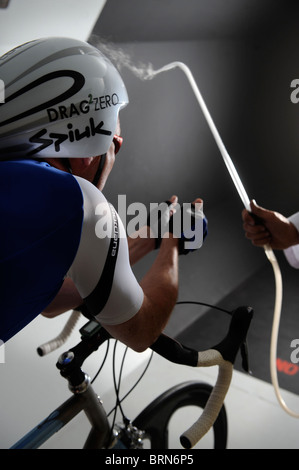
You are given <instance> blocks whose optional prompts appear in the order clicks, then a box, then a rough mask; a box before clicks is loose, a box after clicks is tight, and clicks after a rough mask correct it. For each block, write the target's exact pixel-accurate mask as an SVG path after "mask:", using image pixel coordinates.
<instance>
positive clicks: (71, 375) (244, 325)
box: [12, 307, 253, 449]
mask: <svg viewBox="0 0 299 470" xmlns="http://www.w3.org/2000/svg"><path fill="white" fill-rule="evenodd" d="M227 313H230V314H231V320H230V325H229V328H228V332H227V334H226V335H225V337H224V339H223V340H222V341H221V342H220V343H219V344H217V345H216V346H213V347H211V348H210V349H208V350H205V351H196V350H195V349H191V348H188V347H186V346H184V345H182V344H181V343H179V342H178V341H176V340H174V339H172V338H170V337H169V336H166V335H165V334H161V335H160V337H159V338H158V340H157V341H156V342H155V343H154V344H153V345H152V346H151V348H150V349H151V350H152V354H154V353H156V354H159V355H160V356H162V357H164V358H165V359H166V360H168V361H170V362H172V363H174V364H180V365H184V366H187V367H211V366H218V376H217V380H216V384H215V385H214V387H213V386H211V385H210V384H208V383H205V382H199V381H188V382H183V383H180V384H178V385H175V386H173V387H171V388H170V389H168V390H167V391H165V392H164V393H162V394H161V395H159V396H158V397H157V398H156V399H155V400H154V401H152V402H151V403H150V404H149V405H148V406H146V407H145V409H144V410H143V411H142V412H141V413H140V414H139V415H138V416H137V417H135V418H134V419H133V420H130V419H128V418H127V417H126V415H125V414H124V412H123V409H122V402H123V400H124V399H125V398H126V397H127V395H128V394H129V393H130V392H131V391H132V390H130V391H129V392H128V393H127V394H126V395H125V397H123V398H120V396H119V386H120V381H121V373H120V378H119V383H118V384H117V383H116V379H115V378H114V386H115V391H116V405H115V408H114V410H112V411H114V419H113V421H112V423H111V420H110V419H109V415H110V414H111V412H110V413H109V414H108V413H107V412H106V410H105V408H104V405H103V403H102V401H101V399H100V398H99V397H98V395H97V393H95V391H94V388H93V381H94V380H93V381H91V379H90V377H89V375H88V374H86V373H85V372H84V371H83V370H82V367H83V364H84V362H85V360H86V359H87V358H88V357H89V356H91V355H92V354H93V353H94V352H95V351H97V350H98V349H99V348H100V347H101V346H102V345H103V344H104V343H106V344H109V342H110V340H113V338H112V337H111V336H110V334H109V333H108V332H107V331H106V330H105V329H104V328H103V327H102V326H101V325H100V324H99V323H98V322H96V321H94V320H90V321H88V323H86V324H85V325H84V326H83V327H82V328H81V329H80V334H81V340H80V342H79V343H78V344H77V345H76V346H74V347H73V348H71V349H69V350H68V351H66V352H64V353H63V354H61V355H60V357H59V359H58V361H57V364H56V366H57V369H58V370H59V371H60V374H61V376H62V377H63V378H65V379H66V380H67V382H68V386H69V389H70V391H71V392H72V395H71V397H70V398H69V399H68V400H67V401H65V402H64V403H63V404H62V405H61V406H59V407H58V408H56V409H55V410H54V411H53V412H51V413H50V414H49V416H48V417H47V418H46V419H44V420H43V421H42V422H41V423H40V424H38V426H36V427H35V428H34V429H32V430H31V431H30V432H29V433H28V434H26V435H25V436H24V437H23V438H21V439H20V440H19V441H18V442H17V443H16V444H15V445H14V446H12V449H37V448H40V447H41V446H42V444H44V443H45V442H46V441H47V440H48V439H50V437H51V436H53V435H54V434H55V433H56V432H58V431H60V430H61V429H62V428H63V427H64V426H65V425H66V424H67V423H69V422H70V421H71V420H73V419H74V418H75V417H76V416H77V415H78V414H79V413H80V412H81V411H84V412H85V414H86V416H87V418H88V420H89V422H90V426H91V429H90V432H89V434H88V436H87V437H86V440H85V443H84V449H143V448H144V443H145V442H147V445H148V443H149V444H150V448H151V449H168V448H169V435H168V428H169V423H170V421H171V418H172V416H173V415H174V413H175V412H176V411H177V410H178V409H181V408H183V407H186V406H190V405H192V406H195V407H196V408H198V409H200V411H199V413H200V416H199V418H198V420H197V421H195V423H194V424H193V425H192V426H191V427H190V428H189V429H187V430H186V431H185V432H184V433H183V434H182V435H181V436H180V443H181V446H182V448H184V449H191V448H193V447H194V446H195V445H196V443H197V442H198V441H200V439H201V438H202V437H203V436H204V435H205V434H206V433H207V432H208V431H209V430H210V429H211V428H212V429H213V436H214V441H213V447H214V448H215V449H225V448H226V445H227V414H226V409H225V405H224V399H225V396H226V394H227V391H228V389H229V386H230V382H231V378H232V373H233V365H234V362H235V359H236V356H237V353H238V351H239V350H241V354H242V357H243V368H244V369H245V370H246V371H247V372H248V361H247V356H246V337H247V332H248V329H249V326H250V323H251V320H252V317H253V309H252V308H251V307H238V308H236V309H235V310H233V311H232V312H227ZM78 315H80V313H79V312H77V311H74V312H73V314H72V316H71V317H70V319H69V321H68V323H67V325H66V326H65V328H64V330H63V332H62V333H61V335H59V336H58V337H57V338H56V339H54V340H52V341H51V342H49V343H46V344H45V345H42V346H40V347H39V348H38V353H39V355H41V356H43V355H45V354H47V353H49V352H51V351H52V350H54V349H57V348H58V347H60V346H61V344H63V343H64V342H65V341H66V338H67V337H68V336H69V335H70V333H71V331H72V330H73V328H74V325H75V324H76V322H77V320H78ZM115 345H116V342H115ZM107 350H108V348H107ZM106 356H107V354H106ZM106 356H105V357H106ZM101 367H102V366H101ZM101 367H100V370H101ZM146 369H147V367H146ZM146 369H145V371H146ZM100 370H99V372H100ZM145 371H144V373H145ZM97 375H98V374H97ZM142 376H143V374H142ZM142 376H141V377H140V380H141V378H142ZM138 382H139V381H138ZM138 382H137V383H138ZM137 383H136V384H135V385H134V387H135V386H136V385H137ZM134 387H133V388H134ZM118 408H119V409H120V411H121V413H122V417H123V422H122V423H121V424H117V423H115V416H116V410H117V409H118Z"/></svg>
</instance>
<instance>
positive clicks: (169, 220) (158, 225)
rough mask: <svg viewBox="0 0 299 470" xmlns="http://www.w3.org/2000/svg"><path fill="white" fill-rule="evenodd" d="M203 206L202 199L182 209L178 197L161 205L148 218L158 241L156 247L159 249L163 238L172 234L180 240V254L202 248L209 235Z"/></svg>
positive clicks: (183, 206)
mask: <svg viewBox="0 0 299 470" xmlns="http://www.w3.org/2000/svg"><path fill="white" fill-rule="evenodd" d="M202 206H203V201H202V199H200V198H197V199H195V200H194V201H193V203H192V204H191V203H189V204H183V205H182V206H181V207H180V205H179V204H178V199H177V197H176V196H173V197H172V198H171V199H170V200H169V201H165V202H164V203H161V204H159V209H158V208H157V209H154V210H153V211H152V212H151V213H150V215H149V217H148V226H150V228H151V234H153V236H154V237H155V241H156V244H155V247H156V248H159V247H160V245H161V242H162V239H163V237H168V236H169V233H171V234H172V235H173V236H174V237H175V238H178V239H179V242H178V247H179V254H187V253H190V251H195V250H197V249H198V248H200V247H201V246H202V243H203V240H204V239H205V237H206V235H207V219H206V218H205V217H204V214H203V211H202Z"/></svg>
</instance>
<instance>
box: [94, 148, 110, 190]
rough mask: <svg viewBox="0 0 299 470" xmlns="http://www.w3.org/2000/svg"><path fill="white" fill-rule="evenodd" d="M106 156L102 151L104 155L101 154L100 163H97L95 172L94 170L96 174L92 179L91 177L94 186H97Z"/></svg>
mask: <svg viewBox="0 0 299 470" xmlns="http://www.w3.org/2000/svg"><path fill="white" fill-rule="evenodd" d="M106 156H107V154H106V153H104V155H101V160H100V163H99V166H98V169H97V172H96V174H95V175H94V179H93V181H92V184H93V185H94V186H97V185H98V182H99V179H100V177H101V174H102V171H103V168H104V165H105V161H106Z"/></svg>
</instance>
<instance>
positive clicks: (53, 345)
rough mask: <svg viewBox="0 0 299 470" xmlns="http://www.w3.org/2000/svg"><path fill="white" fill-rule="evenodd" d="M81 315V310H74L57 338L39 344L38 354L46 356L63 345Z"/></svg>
mask: <svg viewBox="0 0 299 470" xmlns="http://www.w3.org/2000/svg"><path fill="white" fill-rule="evenodd" d="M80 316H81V313H80V312H78V311H77V310H73V312H72V314H71V316H70V318H69V319H68V321H67V323H66V325H65V326H64V328H63V330H62V332H61V333H60V334H59V335H58V336H57V337H56V338H54V339H52V340H51V341H49V342H47V343H44V344H42V345H41V346H39V347H38V348H37V351H38V354H39V355H40V356H45V355H46V354H49V353H50V352H52V351H55V350H56V349H58V348H60V346H62V345H63V344H64V343H65V342H66V341H67V339H68V338H69V336H70V335H71V333H72V331H73V329H74V328H75V326H76V324H77V322H78V320H79V318H80Z"/></svg>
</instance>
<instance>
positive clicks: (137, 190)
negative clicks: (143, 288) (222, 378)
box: [93, 10, 299, 334]
mask: <svg viewBox="0 0 299 470" xmlns="http://www.w3.org/2000/svg"><path fill="white" fill-rule="evenodd" d="M273 23H274V25H273ZM298 39H299V38H298V29H297V22H296V20H295V19H294V16H293V14H292V11H291V10H290V11H289V14H286V16H285V17H284V18H283V19H279V17H277V18H276V22H273V18H272V19H271V28H270V30H269V29H268V28H267V22H265V28H264V33H263V29H262V30H261V31H260V33H259V34H257V35H253V36H251V37H240V38H225V39H223V38H217V34H216V35H215V37H213V38H209V39H202V40H193V41H160V42H155V41H145V42H139V41H136V42H121V43H117V44H116V43H115V44H113V43H111V44H110V46H109V47H111V49H112V50H113V49H118V48H119V47H121V49H122V50H123V52H124V53H126V54H128V55H129V57H130V58H131V61H132V63H133V64H135V65H138V64H139V63H143V64H147V63H151V64H152V65H153V67H154V69H158V68H160V67H162V66H163V65H166V64H168V63H170V62H172V61H177V60H178V61H182V62H184V63H185V64H186V65H188V66H189V67H190V70H191V71H192V73H193V75H194V78H195V80H196V82H197V85H198V87H199V89H200V91H201V93H202V95H203V98H204V100H205V101H206V104H207V107H208V109H209V111H210V113H211V115H212V118H213V119H214V122H215V124H216V127H217V128H218V131H219V133H220V135H221V137H222V139H223V142H224V144H225V146H226V148H227V150H228V152H229V154H230V156H231V158H232V160H233V162H234V164H235V166H236V168H237V170H238V172H239V174H240V177H241V179H242V181H243V183H244V186H245V188H246V190H247V192H248V195H249V197H250V198H255V199H256V200H257V202H258V203H259V204H261V205H264V206H265V207H267V208H269V209H275V210H277V211H281V212H283V213H284V214H285V215H290V214H291V213H293V212H295V211H297V210H298V204H299V201H298V191H297V181H298V176H297V168H298V157H297V154H298V150H299V149H298V146H299V143H298V126H299V114H298V113H299V104H298V105H297V106H296V105H294V104H292V103H291V101H290V94H291V91H292V90H291V88H290V84H291V81H292V80H293V79H294V78H296V77H299V70H298V67H299V60H298V59H297V57H296V56H297V53H296V47H295V44H296V43H298ZM94 40H95V38H94V37H93V41H94ZM120 71H121V74H122V76H123V78H124V81H125V83H126V86H127V89H128V93H129V97H130V104H129V106H128V107H127V108H126V109H124V110H123V111H122V112H121V126H122V133H123V136H124V139H125V141H124V142H125V143H124V146H123V148H122V151H121V153H120V154H119V156H117V161H116V164H115V167H114V170H113V172H112V174H111V176H110V179H109V181H108V184H107V186H106V189H105V193H106V196H107V197H108V198H109V199H110V200H111V202H112V203H113V204H115V206H116V207H117V195H118V194H125V195H126V197H127V204H128V205H129V204H131V203H132V202H136V201H138V202H142V203H144V204H146V205H149V203H150V202H161V201H163V200H165V199H166V198H168V197H169V196H171V195H172V194H177V195H178V196H179V200H180V201H181V202H189V201H192V200H193V199H194V198H195V197H197V196H199V197H202V198H203V199H204V209H205V213H206V216H207V217H208V219H209V236H208V238H207V240H206V243H205V245H204V247H203V248H202V249H201V250H199V251H198V252H197V253H195V254H190V255H188V256H187V257H184V258H181V263H180V281H181V283H180V286H181V287H180V296H179V298H180V300H200V301H203V302H209V303H214V304H215V303H218V302H219V301H221V300H222V299H223V298H225V296H226V295H227V294H229V293H230V292H231V291H233V290H234V289H235V288H236V287H237V286H238V285H240V284H241V283H243V282H244V281H245V280H246V279H248V278H249V277H250V276H251V275H253V274H254V273H258V270H259V268H260V267H261V266H263V265H264V264H265V263H267V261H266V258H265V256H264V253H263V250H262V249H256V248H254V247H252V246H251V244H250V243H249V242H248V241H247V240H246V239H245V237H244V234H243V229H242V221H241V211H242V209H243V206H242V203H241V201H240V199H239V196H238V194H237V192H236V190H235V187H234V185H233V183H232V181H231V179H230V176H229V174H228V172H227V170H226V167H225V165H224V163H223V160H222V157H221V155H220V153H219V150H218V148H217V146H216V144H215V141H214V139H213V136H212V134H211V132H210V130H209V128H208V126H207V123H206V121H205V119H204V117H203V114H202V112H201V109H200V107H199V105H198V103H197V101H196V98H195V96H194V93H193V91H192V89H191V87H190V84H189V82H188V80H187V78H186V76H185V75H184V73H183V72H182V71H181V70H180V69H175V70H172V71H169V72H166V73H163V74H160V75H158V76H157V77H155V78H154V79H153V80H151V81H142V80H140V79H139V78H136V77H135V76H134V75H133V73H132V72H131V71H130V70H128V69H127V68H121V69H120ZM154 256H155V255H151V256H149V257H148V258H147V259H145V260H143V261H142V262H140V263H139V265H137V266H135V268H134V269H135V272H136V275H137V276H139V277H141V276H142V275H143V274H144V273H145V271H146V270H147V269H148V267H149V266H150V264H151V263H152V261H153V258H154ZM269 282H270V283H273V278H272V272H271V270H270V271H269ZM248 304H251V299H248ZM204 311H205V310H204V309H202V310H200V313H203V312H204ZM198 314H199V312H198V311H196V313H194V311H191V312H189V313H188V314H187V315H186V309H185V308H182V307H179V308H177V309H176V311H175V313H174V315H173V318H172V320H171V322H170V324H169V326H168V329H169V332H170V333H172V334H175V333H177V332H179V331H181V330H182V329H184V328H185V327H186V326H187V325H188V324H189V323H191V322H192V321H193V319H194V318H195V317H197V316H198Z"/></svg>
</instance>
